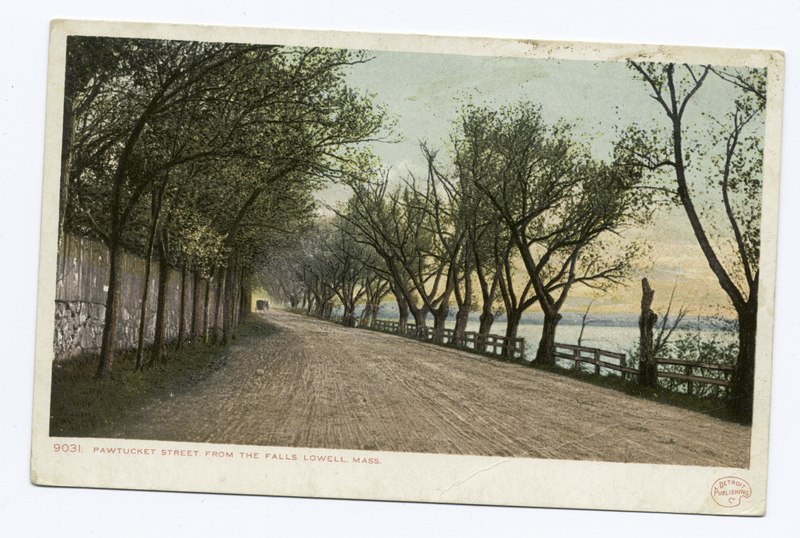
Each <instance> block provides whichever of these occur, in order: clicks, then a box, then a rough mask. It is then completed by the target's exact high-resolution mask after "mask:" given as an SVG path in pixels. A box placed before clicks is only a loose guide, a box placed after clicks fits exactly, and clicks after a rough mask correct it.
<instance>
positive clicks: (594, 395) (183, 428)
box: [110, 310, 750, 467]
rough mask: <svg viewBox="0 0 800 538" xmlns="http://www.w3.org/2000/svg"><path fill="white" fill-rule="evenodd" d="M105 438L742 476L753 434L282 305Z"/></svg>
mask: <svg viewBox="0 0 800 538" xmlns="http://www.w3.org/2000/svg"><path fill="white" fill-rule="evenodd" d="M263 320H264V322H265V323H269V324H271V325H273V326H274V327H275V328H276V329H277V330H276V331H275V332H273V333H272V334H270V335H269V336H265V337H264V338H261V339H249V340H247V341H246V342H240V343H237V344H236V345H234V346H233V347H232V348H230V350H229V352H228V353H229V355H228V358H227V362H226V363H225V365H224V367H222V368H220V369H218V370H217V371H215V372H214V373H212V374H210V375H209V376H207V377H206V378H205V379H203V380H202V381H201V382H199V383H198V384H197V385H194V386H193V387H191V389H188V390H186V391H185V392H184V393H179V394H175V395H174V396H173V397H167V398H164V399H163V400H159V401H154V402H152V403H151V404H149V405H148V406H146V407H145V408H144V409H142V410H139V411H137V412H135V413H133V414H132V415H131V416H129V417H128V418H127V419H126V420H125V421H124V423H123V424H122V425H120V426H119V428H118V429H117V430H116V431H114V432H111V433H110V436H111V437H125V438H138V439H159V440H173V441H195V442H213V443H231V444H251V445H270V446H296V447H327V448H342V449H364V450H386V451H409V452H429V453H448V454H475V455H497V456H528V457H537V458H557V459H580V460H601V461H619V462H647V463H671V464H682V465H704V466H706V465H715V466H717V465H718V466H732V467H746V466H747V465H748V461H749V455H748V454H749V445H750V430H749V428H747V427H744V426H740V425H737V424H731V423H728V422H724V421H721V420H718V419H714V418H710V417H708V416H705V415H701V414H698V413H694V412H691V411H686V410H683V409H679V408H675V407H670V406H666V405H662V404H658V403H654V402H650V401H646V400H641V399H637V398H634V397H631V396H627V395H625V394H622V393H620V392H617V391H614V390H610V389H605V388H602V387H597V386H594V385H591V384H587V383H582V382H579V381H576V380H573V379H570V378H567V377H563V376H559V375H557V374H550V373H548V372H543V371H539V370H533V369H530V368H526V367H524V366H520V365H516V364H509V363H503V362H499V361H493V360H490V359H487V358H483V357H480V356H477V355H472V354H468V353H464V352H461V351H455V350H449V349H445V348H442V347H434V346H431V345H429V344H423V343H420V342H415V341H412V340H408V339H405V338H401V337H398V336H394V335H388V334H382V333H377V332H371V331H364V330H357V329H345V328H343V327H340V326H338V325H334V324H331V323H327V322H322V321H318V320H314V319H310V318H306V317H303V316H299V315H296V314H291V313H287V312H282V311H278V310H273V311H270V312H269V313H268V314H265V315H264V316H263Z"/></svg>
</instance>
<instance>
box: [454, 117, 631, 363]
mask: <svg viewBox="0 0 800 538" xmlns="http://www.w3.org/2000/svg"><path fill="white" fill-rule="evenodd" d="M473 121H474V122H479V123H482V124H484V125H483V126H481V130H482V131H484V132H485V133H486V134H485V137H486V139H487V149H486V151H488V152H490V153H491V154H493V156H492V157H491V158H493V159H496V161H497V163H496V165H495V171H494V176H493V177H492V178H491V180H490V181H488V182H476V183H475V189H476V190H477V191H478V192H480V194H481V195H482V196H484V197H485V198H486V200H487V201H488V202H489V204H491V206H492V207H493V208H494V210H495V211H496V212H497V215H498V217H499V218H500V219H501V220H502V222H503V223H504V225H505V227H506V228H507V229H508V231H509V233H510V240H511V242H512V244H513V245H514V247H515V250H516V252H517V253H518V254H519V256H520V259H521V261H522V265H523V267H524V268H525V271H526V273H527V278H528V280H529V285H530V290H532V293H533V295H532V297H531V298H529V299H527V300H528V301H531V300H533V299H532V298H533V297H535V301H536V302H538V304H539V306H540V308H541V309H542V312H543V314H544V325H543V327H542V337H541V339H540V341H539V347H538V349H537V353H536V361H537V362H540V363H547V364H550V363H552V362H554V360H555V359H554V353H553V352H554V343H555V333H556V328H557V326H558V322H559V320H560V319H561V313H560V310H561V308H562V306H563V305H564V302H565V301H566V299H567V296H568V294H569V292H570V291H571V289H572V287H573V286H574V285H576V284H583V285H586V286H590V287H604V286H607V285H608V284H613V283H616V282H618V281H619V280H620V279H621V278H622V277H623V276H625V275H626V274H627V272H628V270H629V268H630V266H631V262H632V261H633V260H634V258H635V256H636V254H637V249H636V246H635V245H634V244H629V245H627V246H625V247H624V248H622V249H621V250H620V251H619V252H618V253H616V254H614V253H613V251H612V250H610V249H605V248H603V245H602V244H603V241H604V239H605V238H607V237H609V236H613V235H615V234H619V232H620V231H622V230H623V229H625V228H626V227H628V226H630V225H631V224H633V223H636V222H640V221H641V219H642V218H645V217H646V216H647V212H642V211H641V204H640V198H639V196H638V195H637V192H636V190H635V187H636V185H637V184H638V182H639V178H640V175H641V174H640V173H639V170H638V167H637V166H635V165H633V164H631V163H629V162H625V161H621V160H619V161H615V162H612V163H611V164H606V163H603V162H597V161H594V160H592V159H590V158H589V157H588V156H587V152H586V151H585V150H584V148H582V147H581V146H579V145H578V144H576V143H575V142H574V141H573V139H572V134H571V133H570V130H569V128H568V127H566V126H563V125H557V126H554V127H551V126H548V125H547V124H545V122H544V121H543V120H542V117H541V112H540V110H539V107H537V106H533V105H531V104H527V103H521V104H518V105H515V106H511V107H505V108H502V109H500V110H498V111H488V112H487V111H486V110H485V109H484V110H481V109H479V108H477V107H474V106H471V105H469V106H467V107H466V108H465V110H464V111H463V121H462V122H461V123H460V126H461V128H464V125H468V124H469V123H470V122H473ZM459 138H463V139H466V140H468V138H467V137H459ZM511 280H512V279H511V278H506V279H505V285H509V284H511V283H512V282H511ZM527 286H528V284H526V289H527Z"/></svg>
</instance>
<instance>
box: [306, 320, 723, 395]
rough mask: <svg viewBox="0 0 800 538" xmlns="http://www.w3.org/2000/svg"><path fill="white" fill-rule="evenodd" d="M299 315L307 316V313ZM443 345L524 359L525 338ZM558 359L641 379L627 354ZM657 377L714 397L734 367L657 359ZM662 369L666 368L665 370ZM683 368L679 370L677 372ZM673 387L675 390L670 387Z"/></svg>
mask: <svg viewBox="0 0 800 538" xmlns="http://www.w3.org/2000/svg"><path fill="white" fill-rule="evenodd" d="M298 312H300V313H303V314H305V311H304V310H302V311H301V310H298ZM327 320H328V321H331V322H334V323H341V321H342V318H341V317H340V316H331V317H330V318H327ZM354 321H355V325H354V326H355V327H361V328H363V329H371V330H374V331H381V332H386V333H393V334H400V335H401V336H406V337H409V338H415V339H418V340H424V341H429V342H433V341H434V331H433V328H432V327H422V328H421V329H417V326H416V325H415V324H414V323H407V324H406V328H405V331H404V332H400V323H399V322H397V321H389V320H384V319H377V320H375V321H374V322H372V323H371V324H370V323H369V322H367V323H365V324H364V325H363V326H362V325H360V320H359V319H355V320H354ZM440 342H441V343H442V344H445V345H452V346H454V347H458V348H462V349H466V350H470V351H476V352H479V353H491V354H493V355H502V354H503V351H504V350H508V354H507V355H506V356H508V357H510V358H514V359H518V360H522V359H524V358H525V339H524V338H510V339H509V338H506V337H505V336H499V335H496V334H487V335H482V334H480V333H477V332H474V331H466V332H465V333H464V337H463V338H460V339H458V341H456V338H455V331H454V330H453V329H443V330H442V334H441V339H440ZM555 357H556V359H562V360H567V361H572V362H573V363H574V368H575V369H576V370H583V371H585V370H586V369H585V368H583V366H582V365H583V364H588V365H590V366H593V368H591V370H593V373H595V374H600V373H601V370H602V369H604V368H605V369H607V370H611V371H614V372H619V375H620V376H621V377H622V378H623V379H625V380H630V381H637V380H638V379H639V370H638V369H637V368H631V367H630V366H628V364H627V357H626V355H625V354H624V353H616V352H614V351H607V350H604V349H599V348H594V347H586V346H576V345H572V344H560V343H556V344H555ZM656 361H657V363H658V374H657V377H658V378H659V379H663V380H670V381H672V382H674V383H677V384H681V385H682V384H685V385H686V393H687V394H689V395H690V396H691V395H692V394H695V393H696V392H697V391H696V385H697V384H701V385H711V386H713V387H714V388H715V395H717V396H719V388H720V387H725V388H726V389H728V388H730V386H731V381H730V377H731V373H732V372H733V366H728V365H724V364H713V363H704V362H693V361H686V360H679V359H663V358H657V359H656ZM662 367H663V368H662ZM678 369H680V371H677V370H678ZM668 388H673V390H674V387H668Z"/></svg>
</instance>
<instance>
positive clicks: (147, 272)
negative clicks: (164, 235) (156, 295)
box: [136, 222, 156, 370]
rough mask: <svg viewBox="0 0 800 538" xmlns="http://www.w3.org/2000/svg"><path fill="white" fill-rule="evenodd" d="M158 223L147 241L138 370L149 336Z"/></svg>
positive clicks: (137, 349) (137, 360) (137, 359)
mask: <svg viewBox="0 0 800 538" xmlns="http://www.w3.org/2000/svg"><path fill="white" fill-rule="evenodd" d="M155 235H156V223H155V222H154V223H153V228H152V230H151V232H150V238H149V239H148V241H147V256H146V257H145V259H144V263H145V266H144V284H143V285H142V304H141V307H140V308H139V338H138V342H137V344H136V369H137V370H141V369H142V366H143V365H144V342H145V338H146V336H147V299H148V296H149V293H150V267H151V266H152V265H153V243H154V242H155Z"/></svg>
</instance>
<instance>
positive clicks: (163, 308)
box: [150, 229, 169, 363]
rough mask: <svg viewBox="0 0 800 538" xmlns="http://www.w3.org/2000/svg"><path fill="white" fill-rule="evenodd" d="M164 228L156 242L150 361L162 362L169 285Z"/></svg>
mask: <svg viewBox="0 0 800 538" xmlns="http://www.w3.org/2000/svg"><path fill="white" fill-rule="evenodd" d="M165 231H166V230H165V229H162V232H161V240H160V241H159V242H158V298H157V299H158V300H157V304H156V331H155V335H154V336H153V354H152V357H151V359H150V362H151V363H152V362H153V361H155V360H157V361H160V362H163V360H164V358H165V355H164V347H165V345H166V336H167V286H168V285H169V264H168V263H167V261H168V260H167V248H166V245H165V241H166V237H165Z"/></svg>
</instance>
